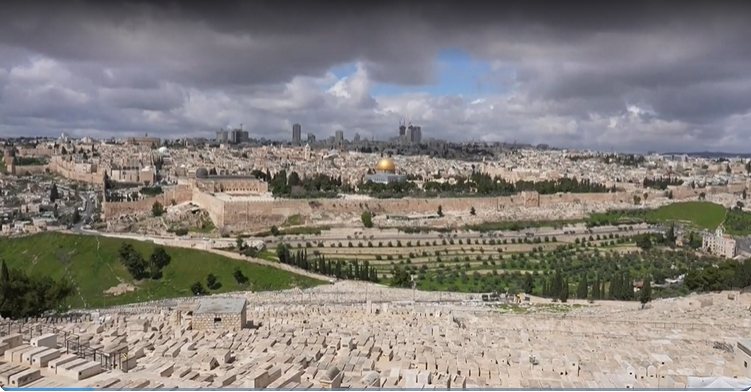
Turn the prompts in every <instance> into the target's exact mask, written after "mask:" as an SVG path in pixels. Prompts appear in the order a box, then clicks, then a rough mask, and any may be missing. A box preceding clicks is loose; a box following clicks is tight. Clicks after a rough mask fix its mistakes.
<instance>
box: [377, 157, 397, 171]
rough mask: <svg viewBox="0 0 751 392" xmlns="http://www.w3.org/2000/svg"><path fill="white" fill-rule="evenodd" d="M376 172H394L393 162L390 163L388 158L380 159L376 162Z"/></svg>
mask: <svg viewBox="0 0 751 392" xmlns="http://www.w3.org/2000/svg"><path fill="white" fill-rule="evenodd" d="M376 171H382V172H391V173H395V172H396V166H395V165H394V161H392V160H391V159H389V158H381V160H380V161H378V164H377V165H376Z"/></svg>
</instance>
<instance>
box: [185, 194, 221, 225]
mask: <svg viewBox="0 0 751 392" xmlns="http://www.w3.org/2000/svg"><path fill="white" fill-rule="evenodd" d="M191 195H192V201H193V203H195V204H197V205H198V206H199V207H201V208H203V209H204V210H206V212H208V214H209V217H210V218H211V221H212V222H214V226H216V227H225V223H224V215H225V211H226V208H225V203H224V201H223V200H219V199H218V198H216V197H215V196H214V195H212V194H210V193H205V192H201V190H199V189H198V188H193V189H192V191H191Z"/></svg>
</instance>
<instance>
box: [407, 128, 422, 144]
mask: <svg viewBox="0 0 751 392" xmlns="http://www.w3.org/2000/svg"><path fill="white" fill-rule="evenodd" d="M409 141H410V142H412V143H415V144H419V143H422V128H420V127H418V126H413V125H410V126H409Z"/></svg>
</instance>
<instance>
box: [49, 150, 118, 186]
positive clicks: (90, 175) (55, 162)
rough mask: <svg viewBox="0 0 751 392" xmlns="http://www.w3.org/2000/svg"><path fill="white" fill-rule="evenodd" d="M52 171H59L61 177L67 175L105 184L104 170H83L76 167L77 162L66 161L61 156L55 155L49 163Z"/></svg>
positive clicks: (70, 178) (76, 179) (73, 178)
mask: <svg viewBox="0 0 751 392" xmlns="http://www.w3.org/2000/svg"><path fill="white" fill-rule="evenodd" d="M47 166H48V167H49V170H50V172H53V173H57V174H58V175H60V176H61V177H65V178H67V179H69V180H73V181H81V182H87V183H90V184H104V172H103V171H102V172H99V171H96V170H95V171H93V172H87V171H81V170H77V169H76V163H75V162H72V161H66V160H65V159H63V157H61V156H54V157H52V159H50V163H49V165H47Z"/></svg>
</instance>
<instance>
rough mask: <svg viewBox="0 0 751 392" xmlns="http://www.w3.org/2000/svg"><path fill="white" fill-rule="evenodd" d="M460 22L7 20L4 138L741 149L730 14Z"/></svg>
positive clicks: (50, 9) (448, 17) (473, 11)
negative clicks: (413, 138)
mask: <svg viewBox="0 0 751 392" xmlns="http://www.w3.org/2000/svg"><path fill="white" fill-rule="evenodd" d="M456 4H457V3H450V2H438V3H435V4H433V5H430V6H424V7H423V6H421V7H416V6H413V5H404V4H392V3H388V2H386V3H383V4H378V5H365V4H361V5H352V4H350V5H346V6H342V7H340V6H339V5H337V6H336V7H334V8H336V9H340V11H339V12H340V14H339V15H346V14H348V13H351V14H352V15H356V18H347V17H340V16H339V15H337V13H336V12H334V13H333V15H329V14H325V13H320V12H317V9H316V8H317V7H311V6H309V5H306V4H305V3H302V2H288V3H286V4H285V5H282V6H279V7H277V6H269V5H263V6H261V5H250V4H244V3H233V2H227V3H223V4H222V5H221V7H212V8H211V9H203V8H202V7H203V6H202V5H201V4H199V3H181V4H180V5H179V6H175V7H173V8H165V7H163V6H162V5H160V3H149V2H141V3H139V4H138V5H132V4H131V5H128V4H126V3H123V2H114V3H108V4H107V5H97V6H93V5H91V4H89V3H85V2H66V3H64V4H62V3H45V2H33V1H32V2H24V3H23V4H8V5H4V6H3V10H4V12H3V13H2V16H0V18H3V19H2V22H3V23H2V24H0V25H1V26H0V48H2V51H3V54H4V56H3V58H2V59H0V86H1V88H2V97H1V98H0V100H1V101H2V102H0V103H2V105H0V127H2V130H3V135H5V136H23V135H49V136H54V135H59V134H60V133H62V132H66V133H68V134H70V135H71V136H73V137H83V136H90V137H94V138H101V137H129V136H137V135H142V134H144V133H149V134H152V135H155V136H157V137H162V138H168V137H171V138H177V137H186V136H187V137H191V136H201V137H206V136H211V135H212V134H213V133H215V132H216V130H218V129H220V128H222V129H228V128H234V127H237V126H239V124H240V123H243V124H244V129H245V130H247V132H248V134H249V137H251V138H253V137H265V138H267V139H275V140H276V139H284V140H289V139H290V131H291V129H292V126H293V124H294V123H298V124H302V125H303V128H304V130H303V131H302V132H301V135H300V139H301V140H302V139H306V138H305V135H307V134H308V133H313V134H318V136H319V137H322V136H324V135H325V136H328V135H330V134H331V135H334V134H335V131H336V130H339V129H341V130H344V131H345V132H346V134H348V135H350V137H351V135H354V134H356V133H357V134H360V135H361V137H362V138H363V139H371V138H373V137H375V139H377V140H387V139H388V138H389V137H391V136H393V135H394V134H395V133H396V131H395V128H397V127H398V124H399V121H400V119H401V118H403V117H404V116H407V117H408V118H409V119H410V120H412V122H413V123H414V124H416V125H419V126H420V127H422V128H423V129H426V130H430V136H431V137H434V138H436V139H445V140H448V141H455V142H460V141H467V140H477V141H489V142H494V141H500V142H513V141H518V142H520V143H530V144H538V143H545V144H550V145H555V146H558V147H561V148H581V149H589V148H591V149H597V150H610V149H611V148H615V149H616V150H623V151H637V152H646V151H649V150H655V151H701V150H711V151H726V152H743V151H749V150H751V136H749V135H751V128H750V127H749V125H748V124H749V120H751V93H750V92H749V91H751V88H749V87H751V72H749V70H748V67H747V64H748V63H750V62H751V51H750V50H748V48H747V45H746V43H747V42H748V40H749V39H750V38H751V29H749V27H748V26H749V25H751V23H749V22H750V20H749V15H751V12H748V11H749V10H748V9H747V7H748V6H747V5H745V4H742V3H730V2H716V3H713V4H711V5H710V4H701V3H694V2H690V3H681V4H680V5H679V6H678V5H676V6H667V5H665V4H660V3H657V4H654V3H644V2H632V3H629V4H628V5H618V6H607V7H605V6H603V5H597V4H596V3H594V4H590V3H586V4H583V3H579V4H577V5H575V6H567V7H564V8H560V7H558V6H555V5H552V6H551V5H550V4H547V3H546V4H544V5H543V4H542V3H539V2H525V3H524V4H521V3H515V2H512V3H508V4H504V5H494V6H491V5H489V4H488V3H482V2H470V3H464V5H462V6H459V5H456ZM289 9H293V10H294V11H295V12H289ZM303 15H304V17H303ZM256 18H257V19H256ZM303 20H304V21H305V23H302V22H301V21H303ZM122 21H126V22H127V23H126V24H123V23H121V22H122ZM162 21H163V22H162ZM296 21H299V22H300V23H297V22H296ZM126 25H127V26H130V27H128V28H126V27H124V26H126ZM251 25H252V27H249V26H251ZM280 26H284V27H280ZM289 26H294V27H293V28H290V27H289ZM342 31H346V32H348V34H342V33H341V32H342ZM175 37H181V38H179V39H178V38H175ZM271 37H277V38H271ZM646 37H649V39H646ZM73 42H76V44H75V45H74V44H72V43H73ZM217 58H220V59H221V58H224V59H225V60H216V59H217ZM290 119H294V122H293V121H292V120H290Z"/></svg>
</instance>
